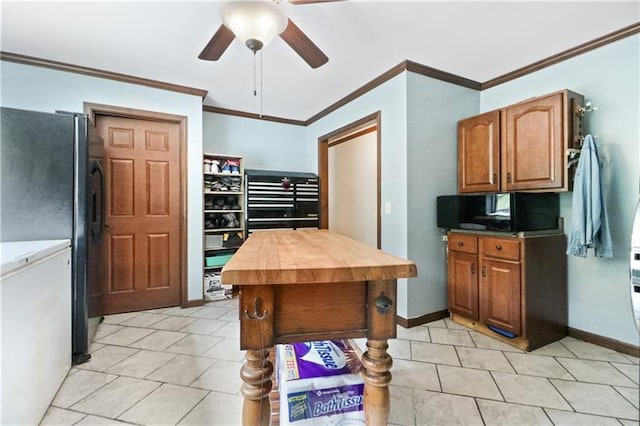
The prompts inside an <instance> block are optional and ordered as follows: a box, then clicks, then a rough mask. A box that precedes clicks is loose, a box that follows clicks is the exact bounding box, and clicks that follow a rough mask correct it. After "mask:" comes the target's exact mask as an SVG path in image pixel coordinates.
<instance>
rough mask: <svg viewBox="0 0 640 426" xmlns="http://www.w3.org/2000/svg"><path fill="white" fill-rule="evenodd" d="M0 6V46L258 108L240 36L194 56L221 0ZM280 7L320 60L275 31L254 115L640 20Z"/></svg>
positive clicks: (617, 8)
mask: <svg viewBox="0 0 640 426" xmlns="http://www.w3.org/2000/svg"><path fill="white" fill-rule="evenodd" d="M1 7H2V9H1V15H2V33H1V35H2V38H1V50H2V51H4V52H10V53H18V54H22V55H28V56H35V57H38V58H43V59H48V60H54V61H60V62H65V63H70V64H75V65H81V66H85V67H91V68H98V69H102V70H108V71H113V72H118V73H124V74H129V75H133V76H137V77H144V78H149V79H153V80H159V81H163V82H168V83H173V84H179V85H184V86H189V87H195V88H199V89H205V90H207V91H208V95H207V97H206V99H205V101H204V102H205V104H207V105H212V106H218V107H222V108H229V109H234V110H241V111H246V112H251V113H260V96H257V97H254V96H253V55H252V53H251V52H250V51H249V50H248V49H247V48H246V47H245V46H243V45H242V44H241V42H239V41H238V40H237V39H236V40H234V41H233V43H232V44H231V45H230V46H229V48H228V49H227V51H226V52H225V53H224V55H223V56H222V58H221V59H220V60H219V61H217V62H209V61H201V60H199V59H198V58H197V57H198V54H199V53H200V51H201V50H202V49H203V47H204V46H205V44H206V43H207V42H208V41H209V39H210V38H211V36H212V35H213V33H214V32H215V30H216V29H217V28H218V26H219V25H220V18H219V16H218V9H219V7H220V2H215V1H199V2H150V1H142V2H129V1H110V2H95V1H85V2H53V1H47V2H26V1H19V2H13V1H6V0H2V5H1ZM282 7H284V8H285V9H286V11H287V13H288V15H289V17H290V18H291V19H292V20H293V21H294V22H295V23H296V24H297V25H298V26H299V27H300V28H301V29H302V30H303V31H304V32H305V33H306V34H307V35H308V36H309V37H310V38H311V39H312V40H313V41H314V42H315V43H316V45H318V47H320V49H322V50H323V51H324V52H325V53H326V54H327V56H328V57H329V62H328V63H327V64H326V65H324V66H322V67H320V68H318V69H315V70H314V69H311V68H310V67H309V66H308V65H307V64H306V63H305V62H304V61H303V60H302V59H301V58H300V57H298V56H297V55H296V54H295V52H294V51H293V50H291V49H290V48H289V46H288V45H286V44H285V43H284V42H283V41H282V40H281V39H279V38H277V39H275V40H274V41H273V42H272V43H271V44H270V45H268V46H267V47H266V48H265V49H264V51H263V64H264V76H263V88H264V91H263V95H264V99H263V113H264V114H265V115H272V116H278V117H285V118H290V119H297V120H306V119H308V118H309V117H311V116H313V115H314V114H316V113H318V112H319V111H321V110H322V109H324V108H325V107H327V106H329V105H331V104H333V103H334V102H336V101H337V100H339V99H341V98H342V97H344V96H346V95H348V94H349V93H351V92H353V91H354V90H356V89H357V88H359V87H360V86H362V85H364V84H365V83H367V82H368V81H370V80H372V79H373V78H375V77H377V76H379V75H380V74H382V73H384V72H385V71H387V70H388V69H390V68H391V67H393V66H395V65H397V64H399V63H400V62H402V61H404V60H406V59H409V60H411V61H414V62H418V63H420V64H424V65H428V66H430V67H434V68H438V69H441V70H443V71H447V72H450V73H453V74H457V75H459V76H462V77H466V78H470V79H472V80H476V81H479V82H483V81H486V80H489V79H492V78H495V77H497V76H500V75H502V74H505V73H508V72H510V71H513V70H515V69H517V68H519V67H522V66H525V65H529V64H531V63H533V62H535V61H538V60H540V59H543V58H546V57H548V56H551V55H554V54H556V53H559V52H561V51H563V50H566V49H570V48H572V47H575V46H577V45H579V44H581V43H584V42H587V41H590V40H593V39H595V38H597V37H600V36H602V35H605V34H608V33H610V32H613V31H615V30H618V29H620V28H622V27H625V26H628V25H631V24H634V23H636V22H638V21H640V2H638V1H637V0H636V1H627V2H614V1H599V2H593V1H568V2H556V1H549V2H539V1H538V2H524V1H501V2H485V1H470V2H461V1H439V2H436V1H411V2H404V1H357V0H351V1H343V2H337V3H325V4H311V5H298V6H292V5H290V4H288V3H284V4H283V5H282ZM259 60H260V57H259V56H258V65H259ZM258 76H259V73H258Z"/></svg>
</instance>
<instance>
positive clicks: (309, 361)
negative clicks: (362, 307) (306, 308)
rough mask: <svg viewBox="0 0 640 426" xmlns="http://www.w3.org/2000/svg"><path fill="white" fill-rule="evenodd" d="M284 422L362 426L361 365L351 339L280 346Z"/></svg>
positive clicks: (281, 420) (279, 367) (281, 407)
mask: <svg viewBox="0 0 640 426" xmlns="http://www.w3.org/2000/svg"><path fill="white" fill-rule="evenodd" d="M276 354H277V366H278V367H277V369H278V387H279V392H280V424H281V425H295V426H307V425H323V426H324V425H341V426H347V425H363V424H364V411H363V399H364V381H363V380H362V378H361V377H360V370H361V369H362V364H361V363H360V359H359V357H358V352H357V351H356V350H355V347H354V345H353V344H352V343H351V342H350V341H348V340H323V341H315V342H305V343H293V344H287V345H278V348H277V352H276Z"/></svg>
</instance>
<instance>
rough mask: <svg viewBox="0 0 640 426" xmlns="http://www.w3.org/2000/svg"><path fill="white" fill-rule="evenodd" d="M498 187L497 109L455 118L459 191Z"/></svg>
mask: <svg viewBox="0 0 640 426" xmlns="http://www.w3.org/2000/svg"><path fill="white" fill-rule="evenodd" d="M499 190H500V111H490V112H487V113H484V114H481V115H478V116H475V117H470V118H467V119H465V120H460V121H459V122H458V192H460V193H464V192H492V191H493V192H495V191H499Z"/></svg>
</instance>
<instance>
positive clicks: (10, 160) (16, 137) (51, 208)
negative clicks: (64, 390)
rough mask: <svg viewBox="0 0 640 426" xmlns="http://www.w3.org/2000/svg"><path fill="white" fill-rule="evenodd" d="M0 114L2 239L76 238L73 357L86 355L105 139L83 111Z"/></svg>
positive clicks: (73, 245) (99, 235)
mask: <svg viewBox="0 0 640 426" xmlns="http://www.w3.org/2000/svg"><path fill="white" fill-rule="evenodd" d="M0 119H1V122H2V124H1V129H0V131H1V133H0V178H1V180H0V240H1V241H3V242H5V241H33V240H53V239H70V240H71V252H72V267H71V274H72V282H71V292H72V294H71V297H72V304H71V306H72V324H70V327H72V354H73V360H72V361H73V363H74V364H79V363H82V362H86V361H88V360H89V359H90V357H91V355H90V354H89V353H88V345H89V338H88V318H89V316H90V312H89V304H88V289H89V288H90V286H91V285H92V284H93V285H96V284H98V283H92V282H91V281H92V280H97V279H99V278H98V276H99V270H100V256H99V248H100V244H101V239H102V234H103V231H104V179H103V176H104V174H103V170H102V157H103V155H102V153H103V143H102V139H101V138H100V137H99V136H98V135H97V132H96V130H95V127H93V126H92V125H91V123H90V121H89V119H88V117H87V116H86V115H85V114H79V113H67V112H56V113H44V112H36V111H25V110H19V109H13V108H4V107H3V108H1V110H0ZM89 265H91V266H89Z"/></svg>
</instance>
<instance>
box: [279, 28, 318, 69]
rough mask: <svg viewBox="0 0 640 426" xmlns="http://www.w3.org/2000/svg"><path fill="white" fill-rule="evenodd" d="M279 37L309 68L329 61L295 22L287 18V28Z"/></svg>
mask: <svg viewBox="0 0 640 426" xmlns="http://www.w3.org/2000/svg"><path fill="white" fill-rule="evenodd" d="M280 37H281V38H282V39H283V40H284V41H285V43H287V44H288V45H289V46H290V47H291V48H292V49H293V50H295V52H296V53H297V54H298V55H300V57H301V58H302V59H304V60H305V62H306V63H308V64H309V66H311V68H318V67H319V66H322V65H324V64H326V63H327V62H328V61H329V58H328V57H327V55H325V54H324V53H322V50H320V49H319V48H318V46H316V45H315V44H314V43H313V42H312V41H311V39H309V37H307V36H306V35H305V34H304V33H303V32H302V30H301V29H300V28H298V26H297V25H296V24H294V23H293V21H291V19H289V23H288V24H287V28H286V29H285V30H284V32H283V33H282V34H280Z"/></svg>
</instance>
